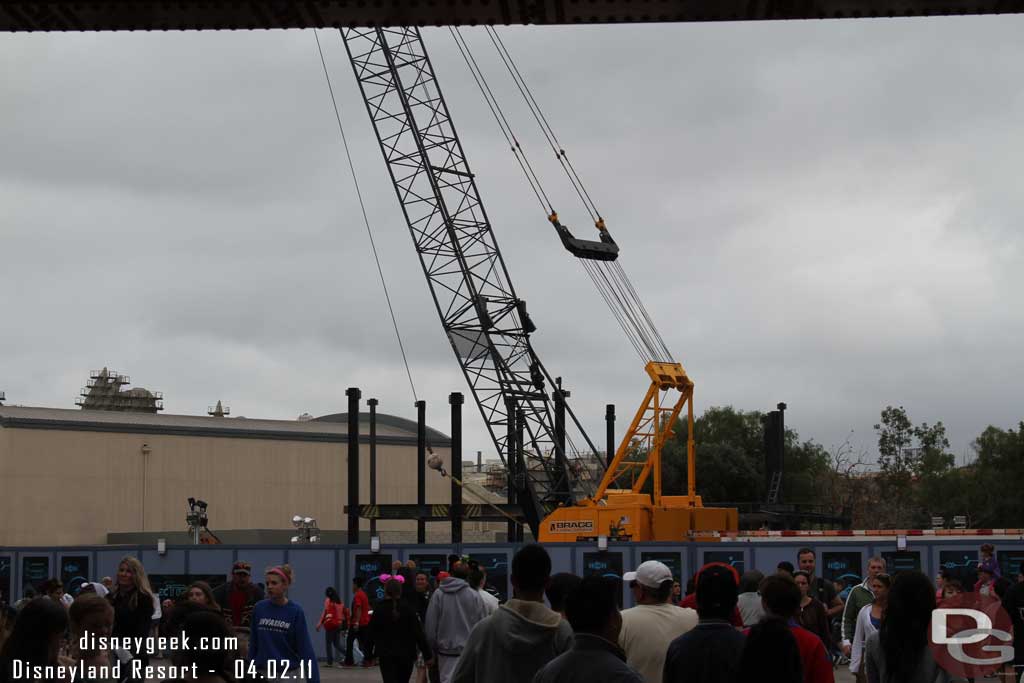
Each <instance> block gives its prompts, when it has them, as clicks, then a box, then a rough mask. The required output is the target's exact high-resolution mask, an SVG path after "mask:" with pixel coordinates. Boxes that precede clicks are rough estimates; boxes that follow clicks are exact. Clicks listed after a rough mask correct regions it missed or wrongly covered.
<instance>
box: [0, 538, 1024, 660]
mask: <svg viewBox="0 0 1024 683" xmlns="http://www.w3.org/2000/svg"><path fill="white" fill-rule="evenodd" d="M1014 531H1017V530H1014ZM784 533H786V534H795V535H785V536H783V535H781V534H780V533H779V532H771V535H767V534H765V535H757V536H735V537H731V538H730V537H725V538H722V539H721V540H720V541H719V542H712V543H688V544H679V543H637V544H617V543H611V544H610V546H609V548H608V549H607V550H604V551H602V550H600V549H599V548H598V545H597V543H596V542H595V543H553V544H546V546H545V547H546V548H547V549H548V551H549V552H550V554H551V559H552V563H553V571H554V572H573V573H575V574H579V575H588V574H595V573H596V574H608V575H615V576H621V574H622V573H623V572H625V571H629V570H630V569H633V568H634V567H636V566H637V565H638V564H640V563H641V562H643V561H645V560H650V559H657V560H660V561H662V562H665V563H666V564H667V565H669V566H670V568H671V569H672V571H673V573H674V574H675V575H676V576H678V577H680V578H682V579H683V580H684V581H685V579H686V578H688V577H690V576H692V575H693V574H694V573H695V572H696V570H697V569H699V568H700V566H701V565H703V564H704V563H706V562H716V561H717V562H726V563H728V564H731V565H732V566H734V567H736V569H737V570H738V571H740V572H741V573H742V572H743V571H744V570H746V569H759V570H760V571H762V572H764V573H765V574H768V573H771V572H773V571H775V569H776V567H777V565H778V564H779V562H782V561H789V562H792V563H793V564H794V565H796V564H797V551H798V550H799V549H800V548H802V547H805V546H806V547H810V548H812V549H813V550H814V551H815V553H816V555H817V573H818V574H819V575H823V576H826V577H829V578H841V577H843V576H848V575H857V576H861V575H863V572H864V571H865V570H866V567H867V560H868V558H869V557H872V556H874V555H881V556H883V557H885V558H886V559H887V561H888V564H889V571H890V573H898V572H899V571H900V570H901V569H907V568H916V569H920V570H921V571H924V572H925V573H926V574H928V575H929V576H932V577H934V576H935V575H936V574H937V573H938V572H939V570H940V568H943V567H945V568H947V569H949V570H950V571H953V572H954V573H956V574H957V575H959V576H961V578H962V580H963V581H965V582H968V583H971V584H973V582H972V581H970V577H971V575H972V572H973V567H975V566H976V565H977V561H978V548H979V547H980V545H981V544H982V543H992V544H993V545H994V546H995V547H996V550H997V558H998V559H999V561H1000V564H1001V565H1002V566H1003V573H1004V575H1007V576H1010V575H1012V574H1014V573H1016V572H1019V571H1020V568H1021V565H1022V563H1024V535H1021V534H1020V533H1014V534H959V535H942V536H937V535H927V536H926V535H908V536H904V535H897V534H895V533H893V532H886V533H888V534H892V535H877V536H867V535H860V534H863V533H864V532H852V533H851V535H846V536H832V535H829V536H822V535H809V534H807V535H805V534H802V533H800V532H784ZM912 533H915V534H917V533H920V532H912ZM900 546H904V549H902V550H901V549H900ZM516 547H517V546H516V545H514V544H491V545H473V544H464V545H462V546H461V547H453V546H451V545H414V544H407V545H398V546H387V545H384V546H382V547H381V549H380V551H379V552H376V553H374V552H371V550H370V548H369V547H367V546H347V545H317V544H314V545H280V546H273V545H263V546H251V545H250V546H224V545H219V546H203V545H199V546H196V545H188V546H167V547H166V549H165V550H164V551H163V552H160V551H159V550H158V549H157V547H155V546H153V545H146V546H140V545H125V546H109V545H105V546H81V547H59V548H54V547H7V548H4V547H0V591H2V592H3V594H4V596H11V597H10V598H9V599H11V601H12V602H13V600H14V599H17V597H20V596H21V595H22V593H23V591H24V589H25V587H26V586H28V585H30V584H37V583H40V582H41V581H45V580H46V579H47V578H49V577H51V576H59V577H60V578H62V580H63V581H64V583H65V587H66V588H65V589H66V590H68V591H69V592H74V590H75V587H76V584H77V583H80V582H81V581H84V580H92V581H96V580H99V579H100V578H101V577H103V576H111V577H114V576H116V573H117V565H118V562H119V561H120V559H121V558H122V557H124V556H125V555H134V556H136V557H138V558H139V559H140V560H142V563H143V564H144V565H145V567H146V571H147V572H148V574H149V575H150V577H152V579H153V584H154V589H155V590H159V591H160V592H161V595H162V597H171V598H173V597H176V596H177V595H179V594H180V593H181V592H183V591H184V589H185V587H186V586H188V584H189V583H191V582H192V581H194V580H208V581H211V582H214V583H216V582H218V581H224V580H226V579H227V578H228V575H229V573H230V571H231V565H232V564H233V563H234V562H235V561H236V560H245V561H247V562H249V563H251V564H252V567H253V580H254V581H256V582H261V581H262V571H263V569H264V568H266V567H269V566H272V565H277V564H282V563H285V562H287V563H289V564H290V565H291V566H292V567H293V569H294V570H295V577H296V580H295V584H294V585H293V587H292V590H291V598H292V599H293V600H295V601H296V602H298V603H299V604H300V605H302V607H303V608H304V610H305V612H306V619H307V622H308V624H309V627H310V631H312V630H313V627H314V626H315V625H316V622H317V620H318V618H319V615H320V610H321V609H322V606H323V600H324V589H325V588H326V587H327V586H334V587H336V588H338V590H339V592H340V593H341V594H342V596H343V597H344V598H345V599H346V600H348V599H349V596H350V593H351V590H350V587H351V580H352V578H353V577H354V576H356V575H361V576H363V577H364V578H366V579H369V583H368V586H367V587H368V588H369V592H370V597H371V600H372V599H374V598H375V595H374V593H377V591H378V589H380V588H381V587H380V585H379V581H374V580H373V577H374V576H377V575H379V574H380V573H381V572H383V571H384V570H385V569H388V570H389V569H390V567H391V563H392V561H394V560H401V561H402V562H405V561H406V560H409V559H412V560H415V561H416V562H417V564H418V565H419V566H420V567H422V568H425V569H427V570H431V569H434V568H439V567H442V566H443V565H444V563H445V559H446V557H447V555H448V554H450V553H458V554H464V555H469V556H470V557H473V558H476V559H477V560H478V561H480V563H481V564H482V565H483V566H485V567H486V568H487V569H488V574H489V584H490V585H491V586H493V588H494V589H496V590H497V591H498V592H499V593H501V595H502V597H503V598H505V597H507V596H508V595H509V593H510V591H511V585H510V583H509V573H510V567H509V565H510V563H511V560H512V556H513V554H514V553H515V551H516ZM380 595H381V596H382V595H383V592H382V591H381V592H380ZM622 601H623V607H629V606H631V604H632V599H631V596H630V595H629V591H627V590H623V597H622ZM317 635H318V634H314V636H317ZM314 645H315V646H316V650H317V654H318V655H319V656H323V655H324V643H323V639H322V638H319V637H314Z"/></svg>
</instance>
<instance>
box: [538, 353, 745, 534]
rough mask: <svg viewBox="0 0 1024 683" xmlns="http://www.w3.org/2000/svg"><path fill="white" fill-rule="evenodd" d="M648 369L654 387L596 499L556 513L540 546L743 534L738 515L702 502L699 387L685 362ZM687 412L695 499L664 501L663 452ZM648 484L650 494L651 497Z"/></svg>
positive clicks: (548, 521)
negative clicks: (696, 415)
mask: <svg viewBox="0 0 1024 683" xmlns="http://www.w3.org/2000/svg"><path fill="white" fill-rule="evenodd" d="M645 370H646V371H647V375H648V376H649V377H650V379H651V385H650V387H649V388H648V390H647V394H646V395H645V396H644V400H643V403H642V404H641V405H640V407H639V408H638V409H637V411H636V414H635V415H634V416H633V421H632V422H631V423H630V426H629V429H628V430H627V431H626V433H625V435H624V436H623V438H622V442H621V443H620V444H619V447H618V449H617V450H616V451H615V457H614V458H613V459H612V462H611V463H610V464H609V466H608V469H607V470H606V471H605V474H604V477H603V478H602V480H601V483H600V484H599V485H598V487H597V490H596V492H595V493H594V495H593V496H592V497H590V498H586V499H584V500H582V501H580V502H579V503H577V504H576V505H571V506H564V507H560V508H556V509H555V510H553V511H552V512H551V514H549V515H548V516H547V517H545V518H544V521H543V523H542V524H541V528H540V534H539V539H538V540H540V541H542V542H551V543H553V542H558V541H563V542H564V541H586V540H592V539H594V538H596V537H598V536H606V537H608V538H609V539H612V540H629V541H684V540H705V539H708V538H714V537H715V536H716V532H723V531H736V530H737V529H739V514H738V512H737V510H736V509H735V508H710V507H704V505H703V503H702V502H701V498H700V496H698V495H697V488H696V473H697V461H696V455H695V452H694V439H693V381H692V380H690V378H689V377H688V376H687V374H686V370H684V369H683V366H682V365H681V364H679V363H662V362H657V361H650V362H649V363H647V366H646V367H645ZM684 406H685V407H686V420H687V426H688V429H687V442H686V455H687V457H686V460H687V494H686V495H685V496H663V495H662V494H661V453H662V449H663V448H664V446H665V443H667V441H668V440H669V438H671V436H672V434H673V427H674V425H675V424H676V420H678V419H679V415H680V413H681V412H682V410H683V407H684ZM648 480H651V487H650V489H649V490H650V492H649V493H648V492H645V491H644V487H645V485H646V484H647V482H648ZM627 487H628V488H627Z"/></svg>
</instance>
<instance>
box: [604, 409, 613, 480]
mask: <svg viewBox="0 0 1024 683" xmlns="http://www.w3.org/2000/svg"><path fill="white" fill-rule="evenodd" d="M604 421H605V423H606V425H605V426H606V429H607V430H608V432H607V437H606V438H607V439H608V445H607V446H606V449H607V450H606V451H605V456H604V457H605V460H606V462H605V467H611V466H612V460H614V459H615V404H614V403H609V404H608V405H606V406H605V407H604Z"/></svg>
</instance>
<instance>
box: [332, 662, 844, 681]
mask: <svg viewBox="0 0 1024 683" xmlns="http://www.w3.org/2000/svg"><path fill="white" fill-rule="evenodd" d="M320 680H321V681H325V682H326V681H331V682H335V683H337V682H342V681H343V682H345V683H348V682H349V681H351V682H352V683H356V682H358V683H370V682H371V681H372V682H373V683H379V681H380V669H377V668H376V667H374V668H372V669H325V668H322V667H321V669H320ZM853 681H854V677H853V674H851V673H850V670H849V669H848V668H847V667H845V666H844V667H842V668H840V669H836V683H853ZM595 683H597V681H595Z"/></svg>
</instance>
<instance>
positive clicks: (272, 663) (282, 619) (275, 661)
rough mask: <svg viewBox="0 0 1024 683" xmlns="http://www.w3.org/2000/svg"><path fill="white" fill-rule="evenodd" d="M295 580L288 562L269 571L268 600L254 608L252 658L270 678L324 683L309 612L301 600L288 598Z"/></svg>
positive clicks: (257, 666)
mask: <svg viewBox="0 0 1024 683" xmlns="http://www.w3.org/2000/svg"><path fill="white" fill-rule="evenodd" d="M292 579H293V576H292V568H291V567H289V566H288V565H282V566H280V567H271V568H270V569H268V570H267V573H266V583H267V588H266V594H267V599H266V600H260V601H259V602H258V603H256V607H254V608H253V611H252V633H251V635H250V636H249V661H250V662H251V663H252V665H253V666H254V667H255V669H256V671H257V672H259V673H260V674H263V675H265V676H266V677H267V678H271V679H272V678H288V679H291V680H296V681H308V682H309V683H320V668H319V666H318V665H317V661H316V653H315V652H314V651H313V642H312V641H311V640H310V638H309V627H308V626H307V625H306V614H305V612H303V611H302V607H301V606H300V605H299V604H298V603H297V602H293V601H291V600H289V599H288V588H289V587H290V586H291V584H292Z"/></svg>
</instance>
